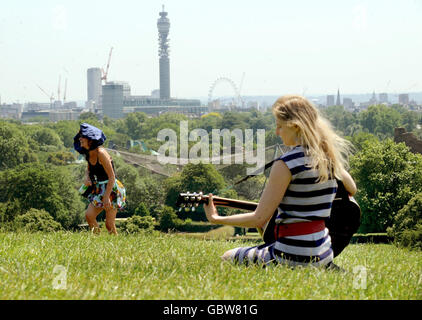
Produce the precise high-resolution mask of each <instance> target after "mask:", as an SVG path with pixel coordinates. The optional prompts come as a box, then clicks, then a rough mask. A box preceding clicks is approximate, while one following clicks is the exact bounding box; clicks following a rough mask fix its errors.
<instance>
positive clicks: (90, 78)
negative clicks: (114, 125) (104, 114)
mask: <svg viewBox="0 0 422 320" xmlns="http://www.w3.org/2000/svg"><path fill="white" fill-rule="evenodd" d="M87 91H88V92H87V93H88V98H87V106H88V107H92V108H93V110H91V111H95V110H96V109H101V95H102V83H101V69H100V68H89V69H88V70H87ZM90 109H91V108H90Z"/></svg>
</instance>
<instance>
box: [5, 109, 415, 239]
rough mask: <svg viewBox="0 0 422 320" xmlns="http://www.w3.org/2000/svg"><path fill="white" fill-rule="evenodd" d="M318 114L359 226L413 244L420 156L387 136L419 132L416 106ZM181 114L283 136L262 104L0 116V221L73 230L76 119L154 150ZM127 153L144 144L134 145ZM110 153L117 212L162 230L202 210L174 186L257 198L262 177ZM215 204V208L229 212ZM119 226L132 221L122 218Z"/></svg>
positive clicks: (80, 208) (76, 220)
mask: <svg viewBox="0 0 422 320" xmlns="http://www.w3.org/2000/svg"><path fill="white" fill-rule="evenodd" d="M321 113H322V114H323V116H325V117H326V118H327V119H329V120H330V122H331V123H332V125H333V126H334V128H335V129H336V130H337V131H338V132H339V133H340V134H341V135H343V136H345V137H346V138H347V139H349V140H350V141H351V142H352V143H353V145H354V147H355V152H354V154H353V155H352V156H351V158H350V172H351V174H352V176H353V177H354V178H355V180H356V182H357V185H358V189H359V190H358V193H357V195H356V199H357V201H358V202H359V204H360V206H361V208H362V212H363V218H362V225H361V228H360V230H359V232H362V233H368V232H386V231H387V230H388V231H389V233H390V234H391V235H393V236H395V237H396V238H397V239H401V240H402V242H406V241H407V242H409V243H412V244H414V243H420V237H421V234H422V231H421V225H422V222H421V217H420V212H422V208H421V207H420V203H421V198H422V195H421V190H422V156H421V155H418V154H413V153H411V152H410V151H409V149H408V148H407V147H406V146H405V145H404V144H403V143H399V144H396V143H394V141H393V139H392V138H393V135H394V128H396V127H405V128H406V130H407V131H409V132H413V133H414V134H415V135H416V136H418V137H421V129H420V127H418V125H421V124H422V117H421V114H420V113H417V112H414V111H409V110H406V109H405V108H403V107H401V106H391V107H389V106H385V105H376V106H370V107H369V108H368V109H367V110H364V111H361V112H359V113H353V112H349V111H347V110H345V109H344V108H343V107H342V106H334V107H329V108H325V109H323V110H321ZM180 121H188V123H189V130H193V129H195V128H202V129H205V130H206V131H207V132H211V130H212V129H216V128H219V129H222V128H226V129H229V130H234V129H241V130H244V129H253V130H254V132H255V133H256V131H257V129H265V142H266V146H270V145H274V144H280V143H281V140H280V138H279V137H277V136H276V135H275V121H274V117H273V115H272V113H271V112H270V111H267V112H264V113H263V112H259V111H256V110H251V111H248V112H233V111H231V112H224V113H216V112H213V113H209V114H207V115H205V116H202V117H200V118H195V119H191V118H188V117H187V116H185V115H180V114H170V113H168V114H163V115H160V116H157V117H149V116H147V115H146V114H145V113H140V112H137V113H130V114H128V115H127V116H126V117H125V118H123V119H118V120H114V119H111V118H107V117H104V119H103V120H102V121H99V120H98V119H97V117H96V116H95V115H94V114H92V113H85V114H82V115H81V117H80V119H79V120H78V121H59V122H57V123H53V122H44V123H39V124H34V125H26V124H23V123H21V122H19V121H14V120H10V121H6V120H1V121H0V125H1V126H0V185H1V186H2V192H1V194H0V222H1V224H2V228H8V227H10V228H12V226H14V227H16V226H18V225H19V226H23V225H31V224H32V225H34V224H37V223H38V224H40V223H41V222H39V221H38V220H39V219H38V218H39V217H41V216H42V217H44V218H45V219H41V220H42V221H44V222H43V223H44V225H45V228H47V229H48V228H50V229H51V230H55V229H60V228H61V229H74V228H76V227H77V225H78V224H80V223H82V222H83V221H84V216H83V214H84V209H85V208H86V205H87V203H86V201H85V200H84V199H83V198H81V197H80V196H79V194H78V192H77V190H78V188H79V186H80V185H81V183H82V181H83V179H82V176H83V172H84V170H85V166H86V164H85V163H84V162H83V161H82V162H81V163H78V162H77V161H76V160H78V154H75V153H74V152H73V137H74V135H75V134H76V133H77V131H78V130H79V125H80V123H82V122H88V123H90V124H92V125H94V126H97V127H99V128H101V129H102V130H103V131H104V133H105V134H106V136H107V140H106V144H105V146H109V145H108V144H109V143H110V142H112V143H113V144H114V145H115V146H117V147H119V148H126V147H127V146H128V141H130V140H140V141H143V142H144V144H145V145H146V146H147V147H148V150H157V149H158V148H159V146H160V145H161V144H162V142H160V141H157V134H158V132H159V131H160V130H161V129H165V128H170V129H173V130H174V131H175V132H179V123H180ZM221 147H223V146H221ZM129 151H130V152H133V153H145V152H148V151H145V150H142V149H141V148H140V147H139V146H135V147H131V148H130V149H129ZM113 159H114V161H115V165H116V175H117V177H118V179H119V180H121V181H122V182H123V183H124V184H125V186H126V189H127V198H128V205H127V208H126V209H125V210H124V212H122V213H121V214H119V215H120V216H121V217H131V219H132V218H133V217H138V218H133V219H132V221H133V223H134V224H137V226H143V225H149V226H150V225H151V223H152V221H155V223H156V224H157V223H158V224H159V225H160V226H161V229H162V230H168V229H171V228H176V229H177V228H179V229H183V228H187V225H188V224H189V222H190V221H192V220H199V221H205V216H204V212H203V210H202V208H198V210H197V212H195V213H192V212H185V211H181V212H178V211H177V210H176V209H177V208H175V207H174V204H175V200H176V198H177V196H178V194H179V193H180V192H184V191H191V192H193V191H204V192H214V191H216V190H217V191H218V192H219V195H221V196H225V197H230V198H241V199H248V200H256V201H257V200H259V196H260V192H261V191H262V188H263V186H264V184H265V179H266V177H267V175H268V172H267V173H266V175H258V176H256V177H253V178H251V179H249V180H247V181H246V182H244V183H241V184H239V185H237V186H233V182H234V181H237V180H238V179H239V178H240V177H242V176H244V175H245V172H246V171H245V168H246V166H244V165H231V166H228V167H225V168H223V169H221V170H217V169H216V168H215V167H214V166H213V165H211V164H202V163H200V164H196V165H194V164H188V165H186V166H185V167H184V168H183V170H181V171H179V172H177V173H175V174H173V175H172V176H171V177H169V178H167V177H164V176H160V175H156V174H151V172H150V171H148V170H147V169H144V168H135V167H133V166H131V165H129V164H127V163H125V162H124V161H123V160H122V159H121V158H119V157H113ZM221 210H222V211H223V214H233V213H235V212H236V211H235V210H230V209H221ZM24 215H25V216H24ZM145 217H150V218H145ZM409 217H412V218H409ZM47 218H48V219H49V220H48V219H47ZM37 219H38V220H37ZM100 219H101V217H100ZM409 219H410V221H412V222H409ZM47 220H48V221H47ZM37 221H38V222H37ZM45 221H47V222H45ZM148 221H149V222H148ZM147 222H148V223H147ZM124 228H125V230H129V231H130V230H132V229H136V228H135V227H134V226H131V225H130V224H126V225H125V226H124ZM50 229H49V230H50ZM409 239H410V240H409ZM415 239H416V240H415ZM417 239H419V240H417ZM418 241H419V242H418ZM407 242H406V243H407Z"/></svg>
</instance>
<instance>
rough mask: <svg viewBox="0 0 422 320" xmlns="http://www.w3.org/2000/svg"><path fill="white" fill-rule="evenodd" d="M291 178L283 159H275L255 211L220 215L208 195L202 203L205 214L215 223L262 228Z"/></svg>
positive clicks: (278, 202)
mask: <svg viewBox="0 0 422 320" xmlns="http://www.w3.org/2000/svg"><path fill="white" fill-rule="evenodd" d="M291 178H292V175H291V173H290V170H289V168H288V167H287V166H286V164H285V163H284V162H283V161H276V162H275V163H274V165H273V166H272V168H271V173H270V176H269V179H268V184H267V185H266V186H265V189H264V192H263V193H262V196H261V199H260V200H259V204H258V207H257V208H256V210H255V211H253V212H248V213H242V214H236V215H232V216H220V215H218V212H217V210H216V208H215V205H214V202H213V201H212V196H211V195H210V200H209V203H208V205H204V209H205V213H206V216H207V218H208V220H209V221H210V222H212V223H215V224H225V225H231V226H239V227H244V228H263V227H264V226H265V224H266V223H267V221H269V220H270V219H271V217H272V215H273V214H274V212H275V210H276V208H277V207H278V205H279V204H280V202H281V200H282V199H283V196H284V193H285V192H286V189H287V187H288V185H289V183H290V180H291Z"/></svg>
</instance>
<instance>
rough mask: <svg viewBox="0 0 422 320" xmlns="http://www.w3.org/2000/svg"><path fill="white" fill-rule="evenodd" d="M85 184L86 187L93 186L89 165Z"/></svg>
mask: <svg viewBox="0 0 422 320" xmlns="http://www.w3.org/2000/svg"><path fill="white" fill-rule="evenodd" d="M84 184H85V185H86V186H91V185H92V181H91V178H90V177H89V164H87V167H86V171H85V182H84Z"/></svg>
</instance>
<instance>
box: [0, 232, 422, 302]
mask: <svg viewBox="0 0 422 320" xmlns="http://www.w3.org/2000/svg"><path fill="white" fill-rule="evenodd" d="M254 244H256V242H251V241H244V240H233V241H227V240H219V239H217V238H216V240H206V239H201V238H200V239H196V238H194V237H189V236H180V235H175V234H162V233H158V232H153V233H149V234H144V233H142V234H137V235H123V234H120V235H118V236H117V237H113V236H109V235H108V234H106V233H105V232H103V233H102V234H101V235H99V236H95V235H92V234H90V233H89V232H79V233H66V232H59V233H50V234H46V233H35V234H29V233H0V299H143V300H147V299H148V300H151V299H154V300H156V299H170V300H172V299H175V300H181V299H183V300H185V299H186V300H196V299H205V300H208V299H236V300H239V299H240V300H243V299H258V300H261V299H265V300H273V299H316V300H318V299H418V300H419V299H421V298H422V291H421V285H422V252H420V251H410V250H407V249H399V248H397V247H395V246H393V245H388V244H360V245H354V244H353V245H349V246H348V247H347V248H346V249H345V251H344V252H343V253H342V254H341V255H340V256H339V257H337V258H336V259H335V262H336V264H338V265H339V266H341V267H343V268H344V269H345V270H346V272H338V271H328V270H320V269H316V268H311V267H307V268H296V269H294V270H292V269H290V268H288V267H285V266H270V267H267V268H261V267H258V266H251V267H244V266H236V265H232V264H229V263H225V262H222V261H221V260H220V258H219V257H220V255H222V254H223V253H224V251H226V250H228V249H230V248H233V247H237V246H242V245H245V246H250V245H254Z"/></svg>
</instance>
